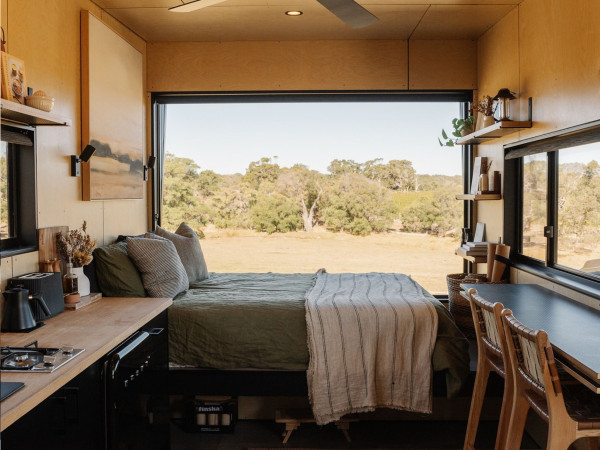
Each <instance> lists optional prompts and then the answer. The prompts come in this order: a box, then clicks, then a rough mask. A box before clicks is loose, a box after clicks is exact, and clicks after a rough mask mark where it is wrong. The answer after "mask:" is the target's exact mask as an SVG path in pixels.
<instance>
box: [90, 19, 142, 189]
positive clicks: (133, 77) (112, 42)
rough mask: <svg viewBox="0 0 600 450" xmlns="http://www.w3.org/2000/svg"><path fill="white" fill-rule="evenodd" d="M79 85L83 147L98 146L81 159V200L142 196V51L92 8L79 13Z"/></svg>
mask: <svg viewBox="0 0 600 450" xmlns="http://www.w3.org/2000/svg"><path fill="white" fill-rule="evenodd" d="M81 89H82V92H81V94H82V113H81V117H82V127H81V135H82V143H81V144H82V145H81V148H84V147H85V146H86V145H87V144H91V145H92V146H94V147H95V148H96V152H95V153H94V156H92V158H91V159H90V161H89V163H87V164H86V163H83V164H82V182H83V199H84V200H109V199H141V198H143V195H144V190H143V187H144V185H143V170H144V169H143V166H144V164H143V157H144V124H143V119H144V85H143V61H142V54H141V53H140V52H139V51H138V50H137V49H135V48H134V47H133V46H132V45H130V44H129V43H128V42H127V41H126V40H125V39H123V38H122V37H121V36H119V35H118V34H117V33H115V32H114V31H113V30H111V29H110V28H109V27H108V26H106V25H105V24H104V23H102V22H101V21H100V20H99V19H98V18H96V17H95V16H93V15H92V14H91V13H90V12H89V11H82V12H81Z"/></svg>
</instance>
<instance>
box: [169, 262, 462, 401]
mask: <svg viewBox="0 0 600 450" xmlns="http://www.w3.org/2000/svg"><path fill="white" fill-rule="evenodd" d="M314 277H315V274H305V273H297V274H279V273H211V274H210V276H209V278H208V279H206V280H203V281H201V282H199V283H194V284H192V285H191V286H190V289H189V290H187V291H185V292H183V293H181V294H179V295H178V296H177V297H175V299H174V301H173V306H171V307H170V308H169V353H170V360H171V362H172V363H174V364H177V365H183V366H193V367H202V368H213V369H271V370H306V368H307V367H308V358H309V357H308V347H307V337H306V318H305V310H304V299H305V294H306V292H307V291H308V290H309V288H310V287H311V286H312V284H313V281H314ZM425 294H426V295H427V296H428V298H429V299H430V300H431V302H432V303H433V304H434V305H435V308H436V311H437V312H438V337H437V341H436V345H435V349H434V352H433V370H435V371H446V387H447V394H448V396H449V397H453V396H455V395H457V394H458V392H459V391H460V389H461V387H462V385H463V383H464V382H465V380H466V379H467V376H468V374H469V351H468V341H467V340H466V339H465V337H464V336H463V335H462V333H461V332H460V331H459V330H458V328H457V327H456V325H455V324H454V321H453V320H452V318H451V316H450V313H449V312H448V310H447V309H446V308H445V307H444V306H443V305H442V304H441V303H440V302H439V301H438V300H437V299H436V298H435V297H433V296H431V295H430V294H429V293H427V292H425Z"/></svg>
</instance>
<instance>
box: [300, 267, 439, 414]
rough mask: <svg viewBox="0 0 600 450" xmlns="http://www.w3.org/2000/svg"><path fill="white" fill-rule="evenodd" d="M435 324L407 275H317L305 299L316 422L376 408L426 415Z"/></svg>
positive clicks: (432, 311) (310, 389) (433, 313)
mask: <svg viewBox="0 0 600 450" xmlns="http://www.w3.org/2000/svg"><path fill="white" fill-rule="evenodd" d="M437 320H438V318H437V313H436V311H435V309H434V306H433V305H432V303H431V301H430V300H428V299H427V298H426V297H425V296H424V295H423V289H422V288H421V286H419V284H418V283H416V282H415V281H413V280H412V279H411V278H410V277H408V276H406V275H401V274H383V273H368V274H352V273H347V274H328V273H324V272H322V271H319V273H317V277H316V281H315V284H314V286H313V287H312V289H310V290H309V291H308V292H307V297H306V323H307V330H308V348H309V352H310V362H309V366H308V373H307V377H308V392H309V397H310V401H311V404H312V408H313V413H314V416H315V419H316V422H317V423H318V424H326V423H329V422H332V421H335V420H338V419H339V418H340V417H342V416H343V415H345V414H349V413H356V412H366V411H373V410H374V409H375V408H377V407H387V408H395V409H403V410H408V411H415V412H422V413H430V412H431V377H432V366H431V356H432V353H433V348H434V345H435V339H436V334H437Z"/></svg>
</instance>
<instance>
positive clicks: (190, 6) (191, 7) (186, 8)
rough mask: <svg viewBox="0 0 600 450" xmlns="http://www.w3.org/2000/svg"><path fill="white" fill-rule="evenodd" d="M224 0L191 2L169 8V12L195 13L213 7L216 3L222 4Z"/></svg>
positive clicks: (196, 0)
mask: <svg viewBox="0 0 600 450" xmlns="http://www.w3.org/2000/svg"><path fill="white" fill-rule="evenodd" d="M224 1H225V0H193V1H191V2H188V3H182V4H181V5H177V6H173V7H171V8H169V11H171V12H190V11H196V10H197V9H201V8H206V7H207V6H213V5H216V4H218V3H223V2H224Z"/></svg>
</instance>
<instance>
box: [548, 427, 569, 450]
mask: <svg viewBox="0 0 600 450" xmlns="http://www.w3.org/2000/svg"><path fill="white" fill-rule="evenodd" d="M572 443H573V435H572V434H570V433H565V430H564V428H558V429H554V430H553V429H552V426H550V427H549V429H548V443H547V444H546V448H549V449H556V450H567V449H568V448H569V445H571V444H572Z"/></svg>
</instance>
